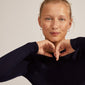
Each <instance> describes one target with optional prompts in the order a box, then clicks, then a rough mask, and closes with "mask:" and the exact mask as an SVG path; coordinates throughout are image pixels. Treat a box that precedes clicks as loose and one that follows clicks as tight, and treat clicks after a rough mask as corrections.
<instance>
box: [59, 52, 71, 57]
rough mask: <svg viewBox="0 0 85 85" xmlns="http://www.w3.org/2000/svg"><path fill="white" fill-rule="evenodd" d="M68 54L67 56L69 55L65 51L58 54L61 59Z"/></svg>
mask: <svg viewBox="0 0 85 85" xmlns="http://www.w3.org/2000/svg"><path fill="white" fill-rule="evenodd" d="M68 54H69V53H68V52H66V51H65V52H62V53H60V56H61V57H63V56H66V55H68Z"/></svg>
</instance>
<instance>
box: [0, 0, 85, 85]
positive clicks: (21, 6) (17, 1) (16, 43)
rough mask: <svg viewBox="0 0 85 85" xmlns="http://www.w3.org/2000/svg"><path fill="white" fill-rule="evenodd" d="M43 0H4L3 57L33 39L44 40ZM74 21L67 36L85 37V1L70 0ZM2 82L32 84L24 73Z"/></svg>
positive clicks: (0, 19) (0, 8) (0, 18)
mask: <svg viewBox="0 0 85 85" xmlns="http://www.w3.org/2000/svg"><path fill="white" fill-rule="evenodd" d="M42 1H43V0H0V56H3V55H5V54H6V53H8V52H10V51H12V50H14V49H16V48H18V47H20V46H22V45H24V44H26V43H28V42H33V41H39V40H43V39H44V37H43V34H42V30H40V27H39V25H38V20H37V19H38V15H39V7H40V4H41V2H42ZM69 1H70V3H71V6H72V13H73V15H72V16H73V21H74V23H73V24H72V27H71V30H70V32H68V34H67V36H66V38H76V37H80V36H83V37H84V36H85V11H84V9H85V0H69ZM0 85H31V84H30V83H29V82H28V80H27V79H25V78H24V77H22V76H20V77H17V78H15V79H13V80H10V81H6V82H3V83H0Z"/></svg>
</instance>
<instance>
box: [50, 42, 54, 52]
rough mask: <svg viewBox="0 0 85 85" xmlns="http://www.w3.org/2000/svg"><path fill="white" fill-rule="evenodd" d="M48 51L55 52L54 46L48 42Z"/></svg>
mask: <svg viewBox="0 0 85 85" xmlns="http://www.w3.org/2000/svg"><path fill="white" fill-rule="evenodd" d="M49 51H50V52H55V45H54V44H53V43H51V42H50V45H49Z"/></svg>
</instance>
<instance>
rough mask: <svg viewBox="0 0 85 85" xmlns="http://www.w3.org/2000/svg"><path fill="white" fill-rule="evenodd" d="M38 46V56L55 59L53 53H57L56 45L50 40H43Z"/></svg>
mask: <svg viewBox="0 0 85 85" xmlns="http://www.w3.org/2000/svg"><path fill="white" fill-rule="evenodd" d="M37 44H38V47H39V50H38V54H42V55H45V56H49V57H53V56H52V54H51V53H54V52H55V45H54V44H53V43H52V42H50V41H48V40H43V41H38V42H37Z"/></svg>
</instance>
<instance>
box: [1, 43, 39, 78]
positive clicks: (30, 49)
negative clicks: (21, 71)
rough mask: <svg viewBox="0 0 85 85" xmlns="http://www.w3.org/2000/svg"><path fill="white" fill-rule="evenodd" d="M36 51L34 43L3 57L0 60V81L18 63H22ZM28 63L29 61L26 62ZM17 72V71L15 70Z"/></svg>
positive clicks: (36, 46)
mask: <svg viewBox="0 0 85 85" xmlns="http://www.w3.org/2000/svg"><path fill="white" fill-rule="evenodd" d="M37 51H38V45H37V43H36V42H32V43H27V44H26V45H24V46H21V47H19V48H17V49H15V50H13V51H12V52H10V53H8V54H6V55H4V56H3V57H1V58H0V69H1V70H0V79H1V78H2V77H3V76H6V75H7V73H8V72H11V71H12V69H14V68H15V66H17V65H18V64H19V63H20V62H22V61H23V60H24V59H25V58H26V57H28V56H29V55H30V54H34V53H36V52H37ZM28 62H29V61H28ZM15 69H16V68H15ZM16 70H17V69H16Z"/></svg>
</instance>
